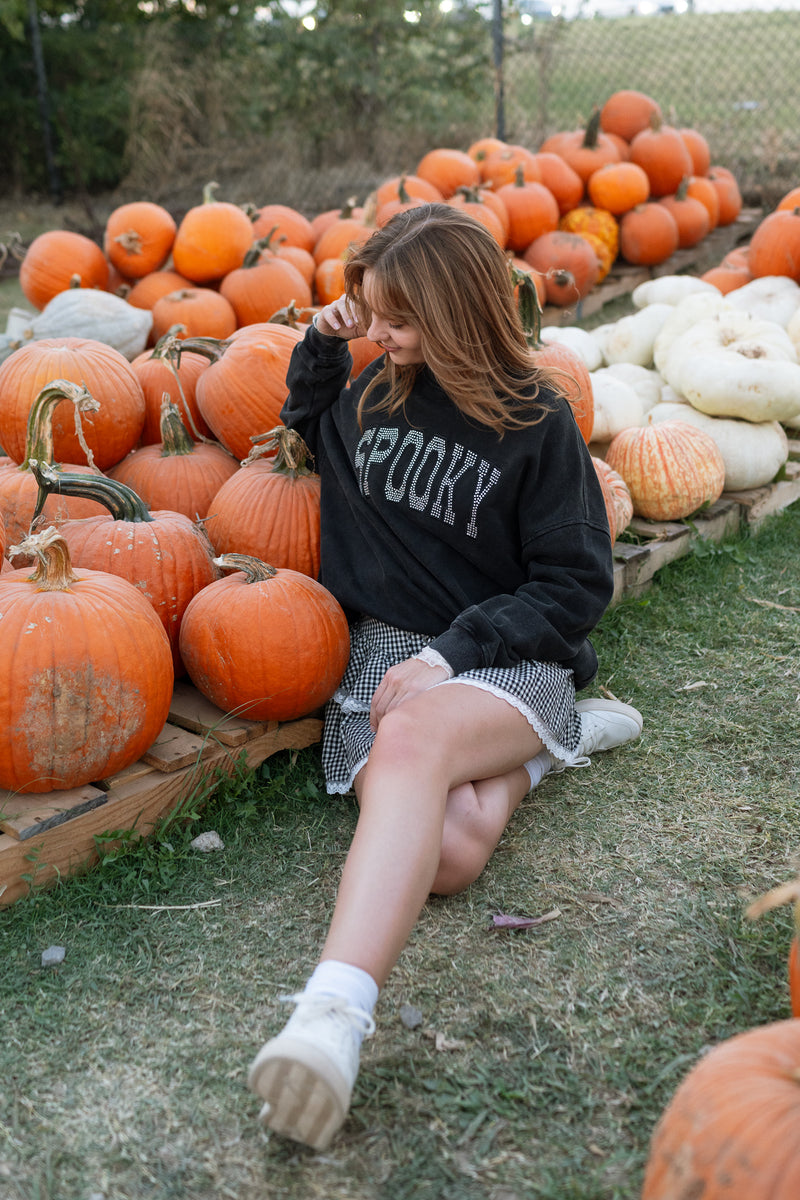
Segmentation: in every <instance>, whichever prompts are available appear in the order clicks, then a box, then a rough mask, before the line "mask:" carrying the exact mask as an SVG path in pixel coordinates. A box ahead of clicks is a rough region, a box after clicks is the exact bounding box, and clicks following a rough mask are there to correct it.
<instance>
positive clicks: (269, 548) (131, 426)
mask: <svg viewBox="0 0 800 1200" xmlns="http://www.w3.org/2000/svg"><path fill="white" fill-rule="evenodd" d="M300 336H301V335H300V333H299V332H297V331H296V330H292V329H289V328H286V327H282V326H280V325H275V324H271V325H265V326H251V327H248V328H247V330H246V331H241V333H240V334H239V335H237V337H236V338H234V339H231V341H230V343H219V342H213V341H211V342H209V341H208V340H204V341H203V342H202V353H196V352H194V351H193V350H191V349H189V346H190V343H189V342H186V341H181V340H179V339H177V338H175V337H174V336H173V335H168V336H167V338H165V339H164V340H163V341H162V343H160V344H159V346H158V347H157V348H156V349H154V350H153V351H152V352H148V351H145V352H144V353H143V354H142V355H141V356H139V358H138V359H137V360H134V361H133V362H128V360H127V359H126V358H125V357H124V356H123V355H122V354H121V353H120V352H119V351H117V350H115V349H114V348H113V347H110V346H108V345H106V344H104V343H102V342H98V341H92V340H89V339H78V338H59V339H39V340H36V341H32V342H29V343H28V344H26V345H25V346H23V347H21V348H20V349H19V350H17V351H15V352H14V353H13V354H12V355H10V356H9V357H8V358H7V359H6V361H5V362H4V363H3V364H2V366H0V440H2V443H3V445H4V447H5V449H6V451H7V455H6V457H5V459H3V460H2V461H0V531H2V541H3V546H2V549H3V553H4V558H3V571H2V574H0V601H1V602H0V654H4V655H5V661H6V663H7V666H8V670H7V671H5V672H4V673H3V676H4V683H3V687H2V689H0V705H1V706H2V708H3V712H4V713H5V718H6V719H5V721H4V723H3V729H2V732H1V733H0V787H5V788H8V789H13V790H15V791H35V792H39V791H41V792H46V791H51V790H62V789H65V788H75V787H79V786H82V785H83V784H85V783H89V782H97V781H100V780H103V779H106V778H108V777H109V776H111V775H113V774H115V773H116V772H118V771H120V770H122V769H123V768H124V767H125V766H127V765H130V763H132V762H134V761H135V760H136V759H137V758H138V757H140V756H141V754H142V753H143V752H144V750H146V749H147V748H148V747H149V746H150V745H151V744H152V743H153V742H154V741H155V740H156V738H157V736H158V734H159V733H160V732H161V729H162V728H163V725H164V723H165V721H166V720H167V716H168V713H169V708H170V704H171V699H172V689H173V683H174V679H175V678H176V677H178V676H181V675H183V674H186V673H188V674H189V677H190V678H191V679H192V681H193V682H194V683H195V684H196V686H197V687H198V688H199V689H200V690H201V691H202V692H203V693H204V694H205V695H207V696H208V698H209V699H211V700H212V701H213V702H214V703H216V704H218V705H219V706H220V707H221V708H222V709H223V710H224V711H237V712H239V713H241V714H243V715H247V716H249V717H252V718H253V719H266V720H292V719H295V718H297V717H300V716H303V715H304V714H306V713H308V712H310V711H312V710H314V709H316V708H317V707H318V706H319V705H320V704H322V703H323V702H324V701H325V700H327V699H328V697H329V695H330V694H331V693H332V691H333V688H334V687H335V685H336V683H337V682H338V679H339V677H340V675H341V672H342V670H343V669H344V664H345V661H346V658H347V654H348V632H347V621H346V619H345V616H344V614H343V612H342V611H341V608H340V607H339V605H338V604H337V602H336V601H335V600H334V598H333V597H332V596H331V595H330V594H329V593H328V592H327V591H326V589H324V588H323V587H322V585H321V584H319V582H318V581H317V579H316V575H317V572H318V568H319V481H318V478H317V477H316V476H315V475H314V474H313V472H311V470H310V469H309V467H308V466H307V465H306V462H305V454H304V447H303V446H302V443H299V439H298V438H297V437H296V435H294V434H293V433H292V432H291V431H290V430H287V429H285V428H284V427H283V426H278V427H277V428H273V425H274V422H275V421H276V420H277V413H278V411H279V408H280V405H281V403H282V400H283V395H284V390H285V374H286V368H287V365H288V358H289V355H290V353H291V349H292V348H293V346H294V345H295V343H296V342H297V340H298V339H299V338H300ZM173 396H174V400H173V399H172V397H173ZM231 396H233V400H231ZM156 412H157V413H158V415H157V417H156ZM232 418H235V421H233V420H232ZM226 420H227V421H228V424H226ZM217 430H218V431H219V432H220V434H221V435H224V437H225V439H226V442H227V445H223V444H222V442H221V441H219V440H217V439H216V438H215V436H214V434H215V432H217ZM203 431H205V432H203ZM265 431H266V432H265ZM260 434H261V435H263V436H259V435H260ZM154 439H157V441H156V440H154ZM254 443H255V444H254ZM245 444H246V449H247V450H250V451H251V452H252V453H251V454H250V455H249V457H248V459H247V462H246V463H241V462H240V457H242V456H243V454H244V453H246V450H245V449H243V448H244V447H245ZM268 454H269V455H271V457H269V458H268V457H267V455H268ZM56 464H57V465H56ZM31 528H33V529H34V530H35V532H34V533H33V534H31V535H30V536H29V533H28V531H29V529H31ZM37 564H38V565H37ZM31 565H34V566H36V570H35V572H34V575H33V576H32V575H31ZM227 572H233V573H232V574H225V573H227ZM112 611H113V616H112V615H111V612H112ZM21 630H24V631H25V634H24V636H22V634H21ZM12 662H13V670H12V669H11V664H12Z"/></svg>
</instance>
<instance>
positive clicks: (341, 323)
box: [314, 296, 365, 342]
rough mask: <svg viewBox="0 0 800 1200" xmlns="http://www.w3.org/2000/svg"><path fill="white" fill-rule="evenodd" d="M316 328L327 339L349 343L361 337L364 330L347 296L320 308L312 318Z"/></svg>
mask: <svg viewBox="0 0 800 1200" xmlns="http://www.w3.org/2000/svg"><path fill="white" fill-rule="evenodd" d="M314 321H315V324H316V328H317V329H318V330H319V332H320V333H324V334H327V336H328V337H338V338H342V339H343V340H344V341H346V342H349V341H350V339H351V338H356V337H362V336H363V334H364V332H365V331H364V330H363V329H362V328H361V326H360V324H359V322H358V314H357V313H356V311H355V309H354V308H353V306H352V305H351V303H350V301H349V300H348V299H347V296H340V297H339V299H338V300H334V301H333V302H332V303H331V304H326V305H325V307H324V308H321V309H320V310H319V312H318V313H317V315H316V317H315V318H314Z"/></svg>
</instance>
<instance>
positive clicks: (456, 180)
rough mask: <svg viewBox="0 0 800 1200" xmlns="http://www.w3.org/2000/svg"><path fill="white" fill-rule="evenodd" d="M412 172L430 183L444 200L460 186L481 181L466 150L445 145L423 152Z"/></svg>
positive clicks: (476, 165)
mask: <svg viewBox="0 0 800 1200" xmlns="http://www.w3.org/2000/svg"><path fill="white" fill-rule="evenodd" d="M414 174H415V175H417V176H418V177H419V178H420V179H424V180H425V181H426V182H427V183H432V184H433V186H434V187H435V188H436V189H437V190H438V191H439V192H441V194H442V197H443V198H444V199H445V200H449V198H450V197H451V196H453V195H455V193H456V192H457V191H458V189H459V188H460V187H477V186H478V184H479V183H480V181H481V172H480V169H479V167H478V164H477V163H476V162H475V159H474V158H471V157H470V155H469V154H467V152H466V150H453V149H450V148H449V147H447V146H437V147H436V148H435V149H434V150H429V151H428V153H427V154H424V155H423V156H422V158H421V159H420V161H419V162H418V163H417V167H416V170H415V172H414Z"/></svg>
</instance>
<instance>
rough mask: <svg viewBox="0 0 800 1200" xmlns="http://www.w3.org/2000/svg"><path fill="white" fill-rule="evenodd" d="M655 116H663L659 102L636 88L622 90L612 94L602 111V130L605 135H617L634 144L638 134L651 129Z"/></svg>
mask: <svg viewBox="0 0 800 1200" xmlns="http://www.w3.org/2000/svg"><path fill="white" fill-rule="evenodd" d="M654 116H656V117H659V118H660V116H661V106H660V104H659V103H658V101H657V100H654V99H653V98H652V96H648V95H647V94H646V93H645V92H639V91H636V90H635V89H634V88H621V89H620V90H619V91H616V92H612V94H611V95H610V96H609V97H608V99H607V100H606V102H605V104H604V105H603V107H602V108H601V109H600V128H601V129H602V130H603V133H615V134H616V135H617V136H618V137H621V138H623V140H624V141H626V142H632V141H633V139H634V138H635V137H636V134H637V133H641V131H642V130H643V129H647V128H648V127H649V125H650V121H651V120H652V118H653V117H654Z"/></svg>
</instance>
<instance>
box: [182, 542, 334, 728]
mask: <svg viewBox="0 0 800 1200" xmlns="http://www.w3.org/2000/svg"><path fill="white" fill-rule="evenodd" d="M215 562H216V564H217V565H218V566H219V567H220V568H221V569H223V570H229V571H233V572H234V574H232V575H229V576H228V577H227V578H225V579H220V580H218V581H217V582H216V583H212V584H209V586H208V587H207V588H204V589H203V590H202V591H201V592H199V593H198V594H197V595H196V596H195V597H194V599H193V600H192V601H191V603H190V604H189V607H188V608H187V610H186V612H185V614H184V618H183V626H182V628H181V639H180V646H181V654H182V656H183V661H184V662H185V663H186V666H187V669H188V672H189V676H190V678H191V680H192V683H194V685H195V687H196V688H197V689H198V690H199V691H200V692H202V693H203V695H204V696H206V697H207V698H208V699H209V700H211V702H212V703H213V704H216V705H217V706H218V707H219V708H221V709H222V710H223V712H236V713H239V714H240V715H241V716H245V717H249V718H252V719H253V720H266V721H292V720H295V719H297V718H298V717H303V716H305V715H307V714H308V713H311V712H313V711H314V710H315V709H317V708H318V707H319V706H320V705H321V704H324V703H325V702H326V701H327V700H329V699H330V697H331V696H332V695H333V693H334V691H335V689H336V686H337V685H338V683H339V680H340V679H341V677H342V674H343V673H344V668H345V666H346V664H347V659H348V656H349V652H350V639H349V630H348V625H347V618H346V617H345V615H344V612H343V611H342V609H341V606H340V605H339V604H338V602H337V601H336V599H335V598H334V597H333V596H332V595H331V593H330V592H329V591H327V589H326V588H324V587H323V586H322V584H321V583H318V582H317V580H316V579H311V578H310V576H308V575H303V574H301V573H300V572H299V571H291V570H288V569H286V570H281V569H280V568H276V567H272V566H269V565H268V564H265V563H262V562H261V561H260V560H259V559H256V558H252V557H250V556H249V555H245V554H227V555H222V556H220V557H219V558H217V559H215Z"/></svg>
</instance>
